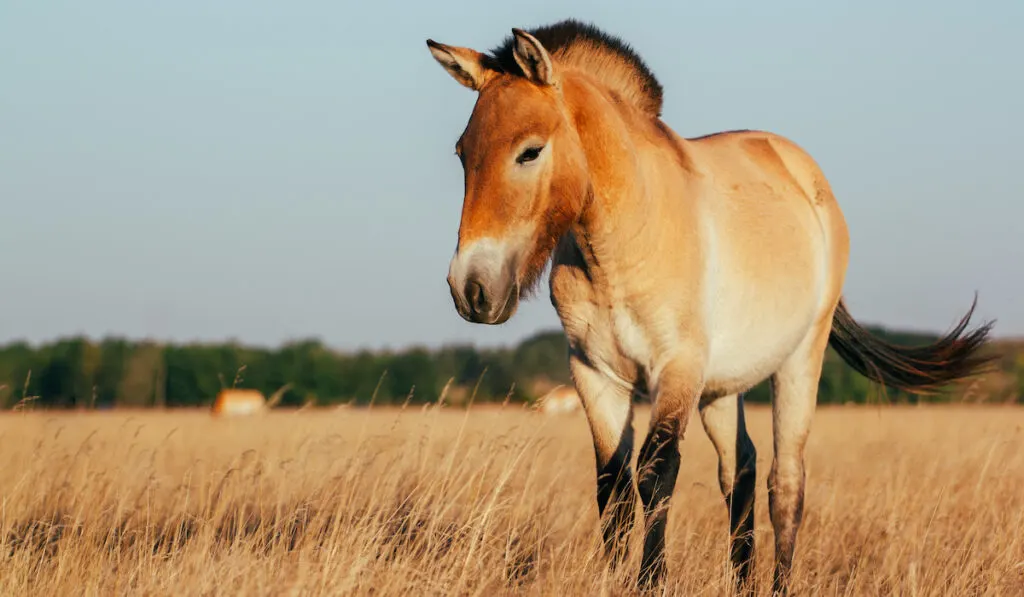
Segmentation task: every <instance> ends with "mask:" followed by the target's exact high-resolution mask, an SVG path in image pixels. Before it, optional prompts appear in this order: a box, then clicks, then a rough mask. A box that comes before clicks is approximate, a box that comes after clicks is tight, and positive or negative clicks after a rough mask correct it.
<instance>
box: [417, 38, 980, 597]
mask: <svg viewBox="0 0 1024 597" xmlns="http://www.w3.org/2000/svg"><path fill="white" fill-rule="evenodd" d="M512 33H513V35H512V36H510V37H509V38H508V39H507V40H506V41H505V42H504V43H503V44H502V45H501V46H500V47H498V48H497V49H495V50H494V51H493V52H492V53H490V54H483V53H480V52H477V51H475V50H472V49H469V48H463V47H453V46H447V45H444V44H440V43H436V42H434V41H433V40H427V45H428V47H429V49H430V52H431V53H432V54H433V56H434V58H435V59H437V61H438V62H440V63H441V65H442V66H443V67H444V68H445V69H446V70H447V71H448V73H449V74H451V75H452V77H454V78H455V79H456V80H457V81H458V82H459V83H461V84H463V85H465V86H466V87H469V88H470V89H473V90H475V91H477V92H478V93H479V95H478V97H477V101H476V105H475V106H474V108H473V112H472V116H471V117H470V119H469V123H468V125H467V126H466V128H465V130H464V132H463V133H462V135H461V136H460V137H459V139H458V142H457V143H456V146H455V152H456V154H458V156H459V159H460V160H461V161H462V166H463V170H464V174H465V181H464V182H465V197H464V203H463V208H462V219H461V223H460V226H459V236H458V246H457V250H456V252H455V256H454V257H453V258H452V261H451V267H450V271H449V274H448V283H449V285H450V286H451V293H452V297H453V299H454V301H455V307H456V309H457V310H458V312H459V314H460V315H461V316H462V317H463V318H465V319H467V320H468V321H471V322H476V323H484V324H500V323H503V322H505V321H506V320H508V319H509V318H510V317H511V316H512V314H513V313H514V312H515V311H516V307H517V305H518V302H519V300H520V299H521V298H524V297H526V296H527V295H528V294H529V293H530V291H531V290H532V289H534V287H535V286H536V283H537V281H538V280H539V278H540V275H541V273H542V270H543V269H544V267H545V264H546V262H547V261H548V259H549V258H552V269H551V275H550V288H551V301H552V304H553V305H554V306H555V309H556V311H557V312H558V316H559V318H560V319H561V322H562V325H563V327H564V329H565V333H566V335H567V337H568V340H569V346H570V354H569V365H570V368H571V370H572V375H573V379H574V382H575V385H576V387H577V389H578V392H579V395H580V399H581V400H582V402H583V405H584V408H585V410H586V414H587V417H588V420H589V422H590V426H591V430H592V433H593V439H594V448H595V452H596V456H597V504H598V509H599V511H600V514H601V519H602V529H603V533H604V540H605V544H606V546H607V550H608V552H609V553H610V554H611V555H612V556H613V558H612V561H613V562H616V563H618V562H621V560H622V557H623V555H624V549H623V548H624V545H625V543H626V539H627V536H628V535H627V534H628V532H629V531H630V529H631V528H632V525H633V522H634V516H635V495H636V490H634V481H633V475H632V473H631V460H632V453H633V442H634V440H633V427H632V408H631V396H632V395H633V394H634V393H639V394H641V395H642V394H649V395H650V397H651V399H652V403H653V406H652V410H651V421H650V428H649V430H648V432H647V437H646V439H645V440H644V442H643V445H642V447H641V449H640V453H639V457H638V463H637V467H638V474H637V481H636V485H637V489H638V490H639V494H640V499H641V501H642V503H643V511H644V516H645V535H644V546H643V556H642V558H641V568H640V574H639V576H638V582H639V583H640V586H642V587H651V586H654V585H656V584H658V583H659V582H660V581H661V580H662V579H663V576H664V573H665V569H666V565H665V562H664V556H663V552H664V545H665V524H666V520H667V511H668V505H669V498H670V496H671V494H672V491H673V487H674V486H675V482H676V474H677V471H678V468H679V440H680V438H681V436H682V433H683V431H684V430H685V428H686V425H687V422H688V420H689V418H690V415H691V413H692V412H693V411H694V410H695V409H697V410H699V412H700V416H701V420H702V422H703V424H704V428H705V430H706V431H707V434H708V436H709V437H710V438H711V441H712V442H713V443H714V446H715V449H716V450H717V452H718V455H719V469H718V474H719V482H720V484H721V489H722V492H723V493H724V495H725V501H726V504H727V507H728V510H729V519H730V532H731V535H732V537H733V538H732V540H731V544H732V548H731V560H732V562H733V565H734V567H735V571H736V577H737V582H738V585H739V586H740V587H741V588H742V587H747V588H750V586H751V585H750V584H749V583H747V580H748V577H749V575H750V572H751V567H752V562H753V555H754V534H753V529H754V517H753V506H754V482H755V461H756V454H755V451H754V445H753V444H752V443H751V441H750V438H749V436H748V435H747V430H746V427H745V424H744V418H743V403H742V398H741V397H740V394H741V393H742V392H744V391H746V390H747V389H749V388H751V387H752V386H754V385H755V384H757V383H759V382H761V381H762V380H764V379H766V378H769V377H770V378H771V384H772V388H773V400H772V413H773V415H772V416H773V418H772V423H773V433H774V456H773V460H772V468H771V472H770V475H769V478H768V492H769V493H768V501H769V510H770V512H771V521H772V526H773V527H774V533H775V573H774V582H773V585H774V588H775V589H776V590H779V591H781V592H786V591H787V590H788V586H789V577H790V571H791V568H792V563H793V552H794V546H795V543H796V536H797V531H798V529H799V527H800V520H801V515H802V511H803V504H804V485H805V474H804V445H805V442H806V441H807V435H808V431H809V429H810V424H811V417H812V414H813V412H814V408H815V402H816V397H817V389H818V379H819V376H820V373H821V367H822V359H823V355H824V352H825V348H826V346H827V345H829V344H830V343H831V345H832V346H833V347H834V348H835V349H836V351H837V352H838V353H839V355H840V356H842V358H843V359H845V360H846V362H847V363H849V364H850V365H851V366H853V367H854V368H855V369H856V370H857V371H859V372H860V373H862V374H863V375H865V376H867V377H869V378H870V379H872V380H874V381H876V382H881V383H883V384H885V385H888V386H891V387H897V388H905V389H908V390H911V391H918V392H926V391H930V390H932V389H934V388H937V387H939V386H942V385H944V384H947V383H948V382H952V381H954V380H958V379H960V378H963V377H965V376H968V375H971V374H973V373H975V372H977V371H979V370H980V367H982V366H983V365H984V364H985V363H986V362H987V359H986V358H984V357H980V356H977V354H976V351H977V350H978V348H979V347H980V346H981V345H982V344H984V342H985V341H986V337H987V335H988V332H989V329H990V326H991V324H986V325H984V326H982V327H981V328H979V329H977V330H976V331H973V332H969V333H965V330H966V326H967V323H968V321H969V319H970V315H971V313H972V312H973V308H974V307H973V305H972V307H971V310H970V311H969V312H968V313H967V314H966V315H965V316H964V318H963V319H962V320H961V322H960V324H959V325H957V326H956V328H955V329H954V330H953V331H952V332H951V333H950V334H949V335H947V336H945V337H944V338H942V339H941V340H940V341H938V342H937V343H935V344H933V345H931V346H925V347H913V348H908V347H900V346H895V345H892V344H889V343H887V342H885V341H883V340H882V339H879V338H877V337H874V336H872V335H871V334H869V333H868V331H867V330H866V329H865V328H863V327H861V326H860V325H859V324H858V323H857V322H856V321H855V320H854V319H853V318H852V317H851V316H850V314H849V312H848V311H847V310H846V308H845V306H844V304H843V301H842V299H841V296H842V288H843V282H844V278H845V272H846V267H847V258H848V249H849V238H848V236H847V228H846V223H845V221H844V218H843V214H842V213H841V211H840V209H839V205H838V204H837V203H836V199H835V197H833V194H832V191H831V188H830V185H829V183H828V181H827V180H826V178H825V176H824V174H822V172H821V170H820V169H819V168H818V166H817V165H816V163H815V161H814V160H813V159H812V158H811V157H810V156H809V155H808V154H807V153H805V152H804V151H802V150H801V149H800V148H799V147H798V146H797V145H796V144H794V143H793V142H792V141H789V140H788V139H786V138H784V137H781V136H779V135H774V134H771V133H767V132H757V131H733V132H723V133H718V134H713V135H709V136H706V137H701V138H696V139H686V138H683V137H680V136H679V135H677V134H676V133H675V132H673V131H672V129H671V128H669V127H668V126H667V125H666V124H665V123H663V122H662V121H661V119H660V114H661V105H662V89H661V85H660V84H659V83H658V81H657V80H656V79H655V77H654V75H653V74H652V73H651V72H650V70H648V68H647V67H646V66H645V64H644V62H643V61H642V59H641V58H640V57H639V56H638V55H637V54H636V53H634V52H633V50H632V49H630V48H629V46H627V45H626V44H625V43H623V42H622V41H621V40H619V39H617V38H615V37H612V36H610V35H607V34H605V33H603V32H601V31H599V30H598V29H596V28H594V27H592V26H590V25H584V24H581V23H578V22H576V21H572V20H569V21H563V22H560V23H557V24H554V25H551V26H547V27H542V28H539V29H535V30H533V31H531V32H526V31H522V30H519V29H513V30H512Z"/></svg>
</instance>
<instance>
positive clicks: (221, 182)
mask: <svg viewBox="0 0 1024 597" xmlns="http://www.w3.org/2000/svg"><path fill="white" fill-rule="evenodd" d="M567 16H573V17H576V18H579V19H582V20H589V21H592V22H594V23H595V24H597V25H598V26H599V27H601V28H603V29H605V30H607V31H608V32H610V33H613V34H616V35H619V36H621V37H622V38H624V39H625V40H626V41H627V42H628V43H630V44H631V45H632V46H633V47H634V48H635V49H636V50H637V51H638V52H639V53H640V54H641V55H642V56H643V57H644V59H645V60H646V61H647V63H648V64H649V65H650V67H651V68H652V69H653V71H654V72H655V74H656V76H657V77H658V78H659V80H660V81H661V82H662V84H663V86H664V88H665V108H664V120H665V121H666V122H667V123H668V124H669V125H670V126H671V127H673V128H674V129H675V130H676V131H677V132H679V133H680V134H682V135H684V136H696V135H702V134H706V133H710V132H714V131H718V130H724V129H737V128H756V129H766V130H771V131H773V132H777V133H780V134H783V135H785V136H787V137H789V138H791V139H793V140H794V141H796V142H797V143H798V144H800V145H801V146H803V147H804V148H805V149H806V150H808V151H809V152H810V153H811V154H812V156H814V158H815V159H817V160H818V162H819V163H820V164H821V166H822V168H823V169H824V171H825V173H826V175H827V176H828V177H829V179H830V181H831V183H832V186H833V189H834V190H835V192H836V195H837V197H838V199H839V201H840V204H841V206H842V207H843V209H844V211H845V213H846V217H847V220H848V224H849V227H850V231H851V242H852V255H851V260H850V267H849V271H848V276H847V283H846V290H845V293H846V296H847V300H848V302H849V305H850V308H851V311H852V312H853V314H854V316H855V317H857V318H858V319H860V320H862V321H864V322H866V323H872V324H882V325H886V326H890V327H897V328H910V329H925V330H933V331H942V330H945V329H948V328H949V326H950V325H952V324H953V323H954V322H955V321H956V319H957V318H958V317H959V316H960V315H961V314H962V313H963V312H964V310H965V309H966V308H967V307H968V306H969V304H970V302H971V299H972V298H973V295H974V292H975V291H977V292H978V295H979V301H978V303H979V304H978V309H977V312H976V320H977V321H978V322H980V321H981V320H983V319H990V318H995V319H997V320H998V321H997V324H996V329H995V334H996V335H997V336H1021V335H1024V300H1022V299H1021V296H1022V295H1024V238H1022V237H1024V235H1022V234H1021V232H1020V230H1021V226H1022V225H1024V200H1022V199H1024V198H1022V195H1024V177H1022V175H1021V170H1022V169H1024V152H1022V150H1021V139H1022V138H1024V116H1022V113H1021V110H1022V108H1024V64H1022V62H1024V35H1022V34H1021V32H1022V31H1024V2H1019V1H1013V0H1001V1H996V0H991V1H987V2H972V3H967V2H950V1H948V0H939V1H934V2H924V1H922V0H915V1H913V2H901V3H894V2H880V1H861V2H829V3H819V2H811V1H794V0H780V1H779V2H773V3H771V4H770V5H767V4H764V3H755V2H745V3H740V2H717V3H677V2H638V1H633V2H625V3H624V2H611V1H602V2H593V1H583V0H578V1H572V2H562V3H558V4H556V3H554V2H550V1H546V0H523V1H521V2H514V3H494V4H485V3H454V2H452V3H443V2H429V3H413V2H395V1H387V0H383V1H376V2H366V3H362V2H361V3H338V2H307V3H301V4H300V3H271V2H263V1H261V2H253V1H249V2H241V1H239V0H225V1H222V2H195V1H179V2H173V3H172V2H167V3H138V2H127V1H123V0H122V1H118V2H93V3H76V2H46V3H42V2H31V3H30V2H22V3H14V2H8V3H4V4H3V5H2V6H0V223H2V230H3V231H2V233H0V289H2V296H3V299H2V302H0V343H3V342H7V341H11V340H18V339H27V340H30V341H32V342H39V341H48V340H52V339H54V338H56V337H59V336H68V335H72V334H79V333H84V334H87V335H89V336H92V337H94V338H99V337H102V336H106V335H120V336H128V337H131V338H140V337H154V338H159V339H164V340H171V341H176V342H183V341H192V340H204V341H219V340H226V339H229V338H235V339H238V340H239V341H241V342H244V343H248V344H262V345H271V346H273V345H279V344H280V343H282V342H284V341H286V340H289V339H296V338H306V337H319V338H321V339H322V340H323V341H324V342H325V343H327V344H328V345H331V346H333V347H337V348H341V349H356V348H363V347H366V348H375V349H379V348H397V347H403V346H407V345H410V344H421V345H428V346H436V345H439V344H444V343H451V342H456V341H469V342H474V343H477V344H481V345H493V344H497V343H502V344H504V343H510V342H513V341H516V340H518V339H521V338H522V337H524V336H527V335H529V334H531V333H533V332H535V331H537V330H540V329H551V328H557V327H558V321H557V318H556V317H555V314H554V311H553V309H552V307H551V305H550V303H549V301H548V298H547V292H546V290H545V291H544V292H541V293H539V295H538V297H537V298H535V299H533V300H532V301H531V302H529V303H527V304H525V305H523V306H522V307H521V309H520V311H519V313H518V314H517V315H516V316H515V317H514V318H513V319H512V320H511V321H510V322H509V323H507V324H506V325H504V326H500V327H490V326H476V325H472V324H469V323H466V322H464V321H463V320H462V319H460V318H459V316H458V315H457V314H456V312H455V309H454V307H453V305H452V302H451V297H450V295H449V292H448V288H447V284H446V282H445V276H446V274H447V270H448V262H449V259H450V258H451V255H452V251H453V250H454V247H455V240H456V232H457V228H458V219H459V213H460V208H461V200H462V173H461V168H460V166H459V161H458V159H457V158H456V157H455V156H454V155H453V153H452V147H453V144H454V142H455V140H456V138H457V137H458V135H459V133H460V132H461V130H462V128H463V126H464V125H465V122H466V120H467V119H468V117H469V113H470V110H471V108H472V105H473V101H474V99H475V96H474V94H473V93H472V92H471V91H469V90H467V89H465V88H463V87H461V86H459V85H458V84H457V83H456V82H455V81H454V80H452V79H451V78H450V77H449V76H448V75H447V74H445V73H444V71H443V70H442V69H441V68H440V66H438V65H437V64H436V62H434V60H433V58H431V56H430V53H429V52H428V51H427V47H426V45H425V43H424V40H425V39H426V38H428V37H430V38H433V39H436V40H438V41H441V42H444V43H448V44H454V45H466V46H471V47H475V48H477V49H479V50H486V49H490V48H493V47H494V46H496V45H497V44H498V43H499V42H500V41H501V40H502V39H503V38H504V37H505V36H506V35H507V34H508V33H509V31H510V29H511V27H532V26H536V25H540V24H545V23H549V22H552V21H555V20H558V19H561V18H564V17H567ZM784 258H785V257H784V256H780V259H784Z"/></svg>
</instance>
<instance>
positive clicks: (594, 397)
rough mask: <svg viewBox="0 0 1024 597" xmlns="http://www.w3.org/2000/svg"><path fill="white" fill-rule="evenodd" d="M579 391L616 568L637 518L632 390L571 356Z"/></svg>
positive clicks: (607, 544) (600, 509)
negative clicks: (590, 435)
mask: <svg viewBox="0 0 1024 597" xmlns="http://www.w3.org/2000/svg"><path fill="white" fill-rule="evenodd" d="M569 366H570V370H571V371H572V376H573V381H574V382H575V384H576V391H577V393H578V394H579V396H580V401H581V402H582V404H583V408H584V410H585V411H586V414H587V419H588V420H589V422H590V431H591V434H592V435H593V438H594V452H595V455H596V457H597V509H598V513H599V516H600V518H601V531H602V534H603V535H604V544H605V551H606V553H607V554H608V555H609V556H610V557H611V559H612V563H613V564H614V565H619V564H621V563H622V562H623V560H624V559H625V557H626V554H627V546H628V543H629V534H630V531H631V530H632V529H633V525H634V522H635V519H636V490H635V489H634V487H633V472H632V464H631V463H632V460H633V405H632V393H633V392H632V388H629V387H626V386H624V385H623V384H621V383H620V382H617V381H613V380H611V379H609V378H608V377H607V376H605V375H603V374H601V373H600V372H598V371H597V370H595V369H594V368H593V367H592V366H590V365H589V364H588V363H587V362H586V359H585V358H583V357H582V356H580V355H577V354H573V355H571V356H570V358H569Z"/></svg>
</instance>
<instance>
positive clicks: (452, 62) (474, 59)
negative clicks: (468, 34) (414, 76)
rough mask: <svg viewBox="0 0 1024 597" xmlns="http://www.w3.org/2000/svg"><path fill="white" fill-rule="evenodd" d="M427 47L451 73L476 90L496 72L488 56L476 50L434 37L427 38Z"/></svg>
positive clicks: (459, 80) (456, 78)
mask: <svg viewBox="0 0 1024 597" xmlns="http://www.w3.org/2000/svg"><path fill="white" fill-rule="evenodd" d="M427 47H428V48H430V53H431V54H433V56H434V59H435V60H437V61H438V62H439V63H440V64H441V66H443V67H444V70H446V71H448V74H449V75H451V76H452V77H453V78H454V79H455V80H456V81H458V82H459V83H462V84H463V85H465V86H466V87H469V88H470V89H472V90H474V91H480V88H481V87H483V86H484V84H485V83H487V81H489V80H490V79H491V77H493V76H494V74H495V72H496V71H495V70H494V69H492V68H490V67H489V66H488V65H487V59H486V57H485V56H484V55H483V54H481V53H480V52H477V51H476V50H471V49H469V48H460V47H457V46H447V45H445V44H441V43H437V42H436V41H434V40H432V39H428V40H427Z"/></svg>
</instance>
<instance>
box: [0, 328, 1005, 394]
mask: <svg viewBox="0 0 1024 597" xmlns="http://www.w3.org/2000/svg"><path fill="white" fill-rule="evenodd" d="M872 331H873V332H875V333H877V334H880V335H882V336H884V337H886V338H888V339H889V340H891V341H894V342H898V343H901V344H909V345H914V344H922V343H926V342H930V341H932V340H934V339H935V338H936V336H932V335H927V334H918V333H906V332H893V331H888V330H884V329H879V328H872ZM992 349H993V350H997V351H999V352H1000V353H1001V354H1002V359H1001V361H1000V365H999V367H1000V369H999V371H997V372H995V373H994V374H991V375H986V376H985V377H984V378H983V379H981V380H980V381H977V382H974V383H967V384H963V385H961V386H958V387H952V388H950V389H949V391H946V392H942V393H940V394H939V395H936V396H928V397H919V396H914V395H908V394H905V393H903V392H899V391H896V390H894V389H891V388H887V389H885V391H884V393H883V392H882V391H880V389H879V388H878V387H877V386H874V385H873V384H872V383H871V382H869V381H868V380H867V379H865V378H864V377H861V376H860V375H859V374H857V373H856V372H854V371H853V370H852V369H850V368H849V367H848V366H846V365H845V364H844V363H842V362H841V361H840V360H839V358H838V356H837V355H836V354H835V353H834V352H833V351H832V349H829V351H828V354H827V358H826V362H825V366H824V372H823V374H822V379H821V383H820V387H819V402H820V403H821V404H829V403H864V402H917V401H919V400H928V401H968V402H1002V403H1005V402H1020V401H1022V395H1024V343H1019V342H1017V343H1013V342H997V343H995V344H994V345H993V347H992ZM567 383H571V381H570V377H569V372H568V366H567V346H566V341H565V338H564V336H563V335H562V333H561V331H560V330H559V331H552V332H544V333H540V334H537V335H535V336H533V337H531V338H528V339H526V340H524V341H523V342H521V343H519V344H518V345H515V346H512V347H509V348H498V349H480V348H476V347H474V346H472V345H455V346H447V347H443V348H438V349H434V350H428V349H426V348H416V347H414V348H409V349H407V350H403V351H396V352H386V351H380V352H372V351H359V352H347V353H346V352H339V351H335V350H332V349H330V348H328V347H326V346H325V345H324V344H322V343H321V342H319V341H317V340H307V341H300V342H293V343H289V344H286V345H284V346H281V347H280V348H277V349H266V348H258V347H249V346H244V345H239V344H236V343H224V344H182V345H174V344H159V343H154V342H142V341H130V340H126V339H120V338H108V339H104V340H102V341H99V342H96V341H91V340H89V339H88V338H83V337H74V338H64V339H60V340H57V341H54V342H51V343H48V344H44V345H41V346H32V345H30V344H28V343H24V342H13V343H9V344H7V345H4V346H2V347H0V408H3V409H11V408H15V409H25V408H33V409H34V408H53V409H61V408H77V409H93V408H96V409H104V408H115V407H120V408H124V407H129V408H144V407H167V408H172V407H204V406H209V405H210V404H212V402H213V400H214V398H215V396H216V395H217V393H218V392H219V391H220V390H221V389H222V388H224V387H232V386H235V387H245V388H254V389H258V390H260V391H262V392H263V393H264V395H266V396H268V397H269V396H270V395H271V394H273V393H274V392H275V391H277V390H278V389H279V388H281V387H283V386H285V384H290V385H289V387H288V389H287V391H286V392H285V393H284V395H283V397H282V399H281V402H280V405H281V406H293V407H294V406H301V405H307V404H314V405H318V406H326V405H336V404H341V403H351V404H356V405H365V404H369V403H370V402H371V401H372V402H373V403H374V404H402V403H411V404H421V403H426V402H435V401H437V400H438V399H439V397H441V396H442V394H443V395H444V400H445V402H446V403H451V404H456V405H457V404H464V403H466V402H467V401H468V400H470V399H471V398H472V400H474V401H476V402H493V401H505V400H509V401H513V402H523V401H526V402H530V401H534V400H536V399H537V398H539V397H540V396H542V395H543V394H544V393H545V392H547V391H548V390H550V389H552V388H554V387H555V386H556V385H558V384H567ZM769 398H770V393H769V389H768V384H767V382H765V383H762V384H760V385H759V386H757V387H756V388H754V389H753V390H751V391H750V392H749V393H748V394H747V395H746V399H747V400H748V401H750V402H767V401H768V400H769Z"/></svg>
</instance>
